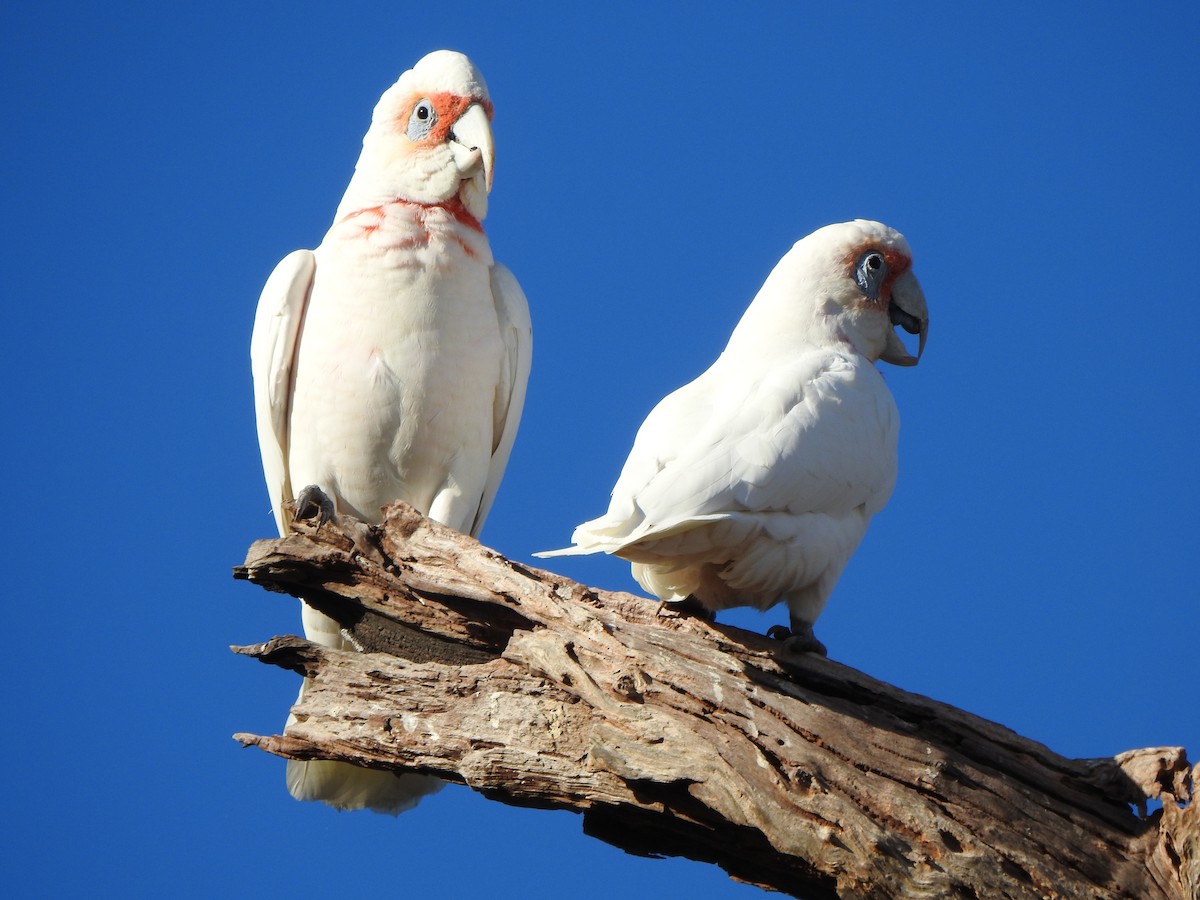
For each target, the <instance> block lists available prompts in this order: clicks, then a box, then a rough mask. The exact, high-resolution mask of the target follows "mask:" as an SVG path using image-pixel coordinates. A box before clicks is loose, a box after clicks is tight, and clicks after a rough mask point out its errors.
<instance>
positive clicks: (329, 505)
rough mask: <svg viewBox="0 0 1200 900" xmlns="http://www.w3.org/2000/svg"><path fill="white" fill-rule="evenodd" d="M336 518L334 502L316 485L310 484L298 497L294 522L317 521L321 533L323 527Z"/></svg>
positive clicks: (293, 517)
mask: <svg viewBox="0 0 1200 900" xmlns="http://www.w3.org/2000/svg"><path fill="white" fill-rule="evenodd" d="M336 518H337V516H336V514H335V513H334V509H333V501H332V500H330V499H329V495H328V494H326V493H325V492H324V491H323V490H321V489H320V488H319V487H317V486H316V485H315V484H310V485H309V486H308V487H306V488H305V489H304V490H302V491H301V492H300V494H299V495H298V496H297V497H296V512H295V514H294V515H293V516H292V521H294V522H306V521H308V520H309V519H316V520H317V526H316V527H317V530H318V531H320V530H321V526H322V525H324V524H325V523H326V522H329V521H332V520H335V519H336Z"/></svg>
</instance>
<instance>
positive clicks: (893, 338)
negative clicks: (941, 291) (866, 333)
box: [879, 272, 929, 366]
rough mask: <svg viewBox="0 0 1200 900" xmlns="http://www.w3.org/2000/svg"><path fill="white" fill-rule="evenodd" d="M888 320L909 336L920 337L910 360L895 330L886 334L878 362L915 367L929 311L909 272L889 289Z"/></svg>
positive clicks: (917, 282)
mask: <svg viewBox="0 0 1200 900" xmlns="http://www.w3.org/2000/svg"><path fill="white" fill-rule="evenodd" d="M888 319H889V320H890V321H891V323H892V325H893V326H899V327H900V328H903V329H904V330H905V331H907V332H908V333H909V334H916V335H920V338H919V340H918V343H917V355H916V356H913V355H912V354H910V353H909V352H908V348H907V347H905V346H904V342H903V341H902V340H900V336H899V335H898V334H896V332H895V330H894V329H893V330H892V331H889V332H888V336H887V344H886V346H885V347H884V349H883V353H881V354H879V358H880V359H882V360H883V361H884V362H888V363H891V364H892V365H894V366H915V365H916V364H917V363H918V362H919V361H920V359H921V354H922V353H924V352H925V338H926V336H927V335H928V334H929V310H928V308H927V307H926V306H925V293H924V292H923V291H922V290H921V283H920V282H919V281H917V276H915V275H913V273H912V272H905V273H904V274H903V275H901V276H900V277H899V278H897V279H896V283H895V284H893V285H892V297H891V299H890V300H889V301H888Z"/></svg>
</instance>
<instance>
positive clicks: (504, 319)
mask: <svg viewBox="0 0 1200 900" xmlns="http://www.w3.org/2000/svg"><path fill="white" fill-rule="evenodd" d="M491 282H492V297H493V299H494V300H495V303H496V318H497V319H498V321H499V323H500V335H501V337H502V338H503V341H504V355H503V357H502V359H501V363H500V377H499V380H498V381H497V382H496V397H495V402H494V407H493V409H494V419H493V428H492V435H493V438H492V459H491V463H490V465H489V467H488V478H487V484H486V485H485V486H484V490H483V496H482V497H480V500H479V511H478V512H477V513H476V514H475V521H474V523H473V524H472V525H471V534H472V535H476V536H477V535H478V534H479V532H480V530H482V528H483V523H484V520H485V519H487V515H488V513H489V512H490V511H491V508H492V501H493V500H495V498H496V491H497V490H498V489H499V488H500V479H501V478H503V476H504V469H505V468H506V467H507V466H508V457H509V455H510V454H511V453H512V447H513V441H515V440H516V437H517V427H518V426H519V425H520V424H521V413H522V411H523V410H524V408H525V389H526V386H527V384H528V383H529V369H530V365H531V364H532V360H533V323H532V321H531V319H530V316H529V301H528V300H526V299H525V292H524V291H522V290H521V285H520V284H519V283H518V282H517V279H516V277H515V276H514V275H513V274H512V272H510V271H509V270H508V269H507V268H505V267H504V266H502V265H500V264H499V263H496V264H495V265H493V266H492V271H491Z"/></svg>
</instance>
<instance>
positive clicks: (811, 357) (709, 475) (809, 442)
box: [539, 219, 929, 653]
mask: <svg viewBox="0 0 1200 900" xmlns="http://www.w3.org/2000/svg"><path fill="white" fill-rule="evenodd" d="M911 266H912V256H911V254H910V252H909V248H908V244H907V243H906V242H905V240H904V238H903V236H902V235H901V234H900V233H899V232H897V231H895V230H893V229H891V228H888V227H887V226H885V225H881V224H880V223H878V222H868V221H865V220H861V219H860V220H858V221H855V222H848V223H844V224H840V225H829V226H827V227H825V228H821V229H819V230H818V231H815V232H813V233H812V234H810V235H809V236H808V237H806V238H804V239H803V240H801V241H798V242H797V243H796V245H795V246H794V247H792V249H791V250H790V251H789V252H788V253H787V255H786V256H784V257H783V259H782V260H780V262H779V264H778V265H777V266H776V267H775V269H774V271H772V272H771V274H770V275H769V276H768V277H767V280H766V283H765V284H764V285H763V287H762V289H761V290H760V291H759V292H758V296H756V297H755V298H754V300H753V302H752V303H751V304H750V307H749V309H747V310H746V313H745V315H743V316H742V320H741V321H740V322H739V323H738V325H737V328H735V329H734V332H733V335H732V337H730V339H729V344H728V346H726V348H725V350H724V352H723V353H722V354H721V355H720V357H719V358H718V359H717V361H716V362H715V363H713V365H712V367H711V368H710V369H709V370H708V371H707V372H705V373H704V374H703V375H701V376H700V377H699V378H697V379H696V380H695V381H693V382H691V383H690V384H687V385H684V386H683V387H681V388H680V389H679V390H677V391H675V392H674V393H672V394H670V395H668V396H667V397H666V398H665V399H664V400H662V401H661V402H660V403H659V404H658V405H657V406H656V407H655V408H654V409H653V410H652V411H651V413H650V415H649V416H648V417H647V418H646V421H645V422H644V423H643V424H642V427H641V428H640V429H639V430H638V433H637V437H636V439H635V440H634V444H633V450H632V451H631V452H630V454H629V459H628V460H627V461H626V463H625V467H624V469H623V470H622V471H621V476H620V478H619V479H618V480H617V484H616V486H615V487H614V488H613V492H612V502H611V503H610V505H609V508H608V512H607V513H606V514H605V515H603V516H601V517H600V518H598V519H593V520H592V521H590V522H584V523H583V524H582V525H580V526H579V527H578V528H576V529H575V532H574V534H573V535H572V540H573V542H574V544H575V546H573V547H569V548H567V549H565V550H555V551H550V552H548V553H544V554H539V555H544V556H558V555H570V554H582V553H595V552H597V551H602V552H605V553H611V554H614V555H616V556H620V557H621V558H623V559H627V560H629V561H630V562H631V563H632V564H633V576H634V578H635V579H637V581H638V583H639V584H641V585H642V587H644V588H645V589H646V590H648V591H650V592H651V593H652V594H654V595H655V596H657V597H660V598H661V599H663V600H667V601H684V600H688V599H689V598H690V602H691V604H699V605H700V606H701V607H702V608H703V610H705V611H707V612H708V613H709V614H711V613H712V612H715V611H716V610H720V609H728V608H730V607H734V606H752V607H756V608H758V609H767V608H769V607H771V606H773V605H774V604H775V603H777V602H779V601H780V600H783V601H786V602H787V605H788V610H789V612H790V614H791V636H790V637H788V639H787V644H786V645H785V649H786V650H787V651H788V652H804V651H815V652H820V653H824V647H823V646H822V645H821V643H820V642H819V641H817V640H816V638H815V637H814V636H813V632H812V626H813V623H814V622H815V621H816V620H817V616H819V615H820V613H821V610H822V609H823V608H824V606H825V603H826V601H827V600H828V599H829V595H830V593H831V592H832V591H833V586H834V584H835V582H836V581H837V579H838V576H839V575H840V574H841V572H842V569H843V568H844V567H845V565H846V563H847V561H848V560H849V559H850V555H851V554H852V553H853V552H854V550H855V548H857V547H858V543H859V541H861V540H862V538H863V535H864V534H865V533H866V530H867V524H868V523H869V522H870V521H871V517H872V516H873V515H875V513H877V512H879V510H880V509H882V508H883V505H884V504H885V503H886V502H887V500H888V497H890V496H891V493H892V488H893V487H894V486H895V483H896V440H897V435H898V431H899V414H898V413H897V411H896V405H895V402H894V401H893V400H892V395H891V393H890V392H889V391H888V389H887V386H886V385H885V384H884V381H883V377H882V376H881V375H880V374H879V372H878V370H877V369H876V368H875V362H876V361H877V360H883V361H885V362H889V363H893V364H895V365H900V366H911V365H915V364H916V363H917V359H918V358H919V357H920V354H921V351H922V350H923V349H924V345H925V335H926V332H927V329H928V325H929V317H928V313H927V312H926V308H925V297H924V295H923V294H922V292H921V286H920V285H919V284H918V283H917V279H916V278H915V277H914V276H913V273H912V271H911ZM894 325H899V326H901V327H903V328H904V330H905V331H908V332H910V333H913V334H919V335H920V339H919V346H918V350H917V356H916V357H914V356H912V355H910V354H909V352H908V350H907V349H906V348H905V346H904V344H903V342H902V341H901V340H900V338H899V337H898V336H897V335H896V333H895V331H893V326H894ZM785 630H786V629H785Z"/></svg>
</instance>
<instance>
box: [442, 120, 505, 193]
mask: <svg viewBox="0 0 1200 900" xmlns="http://www.w3.org/2000/svg"><path fill="white" fill-rule="evenodd" d="M450 142H451V147H450V149H451V150H452V151H453V152H454V161H455V162H456V163H457V164H458V168H459V170H460V171H461V172H462V174H463V177H464V178H470V177H472V176H474V175H475V174H476V173H480V172H482V174H483V184H482V187H483V190H484V193H491V190H492V166H493V165H494V164H495V160H496V148H495V144H494V143H493V142H492V123H491V122H489V121H488V117H487V113H486V112H484V109H483V107H482V106H480V105H479V104H478V103H472V104H471V105H470V106H468V107H467V110H466V112H464V113H463V114H462V115H461V116H459V117H458V121H457V122H455V123H454V125H453V127H451V129H450Z"/></svg>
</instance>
